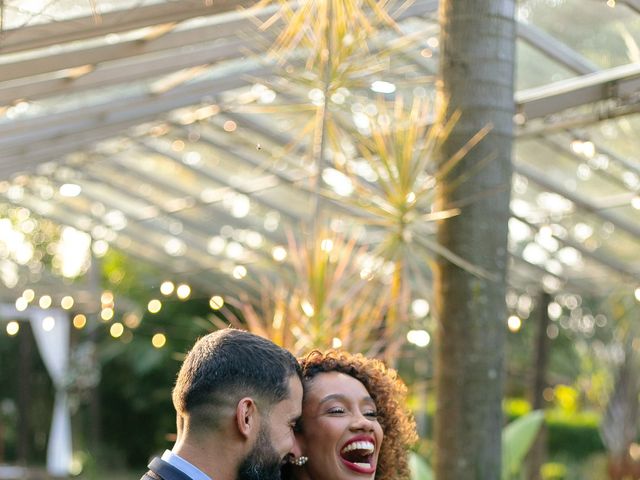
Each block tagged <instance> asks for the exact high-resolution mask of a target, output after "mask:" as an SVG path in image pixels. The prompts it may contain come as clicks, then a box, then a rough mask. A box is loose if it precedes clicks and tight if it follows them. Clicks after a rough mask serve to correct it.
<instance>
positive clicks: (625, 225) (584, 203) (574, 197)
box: [513, 162, 640, 239]
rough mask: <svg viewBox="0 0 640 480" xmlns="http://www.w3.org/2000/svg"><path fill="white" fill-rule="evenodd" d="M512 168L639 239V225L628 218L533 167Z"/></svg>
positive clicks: (515, 166)
mask: <svg viewBox="0 0 640 480" xmlns="http://www.w3.org/2000/svg"><path fill="white" fill-rule="evenodd" d="M513 169H514V171H515V172H516V173H519V174H520V175H522V176H524V177H526V178H528V179H529V180H531V181H533V182H534V183H536V184H538V185H539V186H541V187H542V188H544V189H546V190H549V191H552V192H555V193H557V194H558V195H561V196H563V197H564V198H566V199H567V200H571V201H572V202H573V203H574V204H575V205H576V206H578V207H579V208H582V209H583V210H586V211H588V212H591V213H593V214H595V215H597V216H598V217H600V218H601V219H602V220H604V221H607V222H611V223H612V224H613V225H615V226H616V227H618V228H619V229H620V230H624V231H625V232H627V233H629V234H630V235H631V236H633V237H634V238H635V239H640V225H638V224H636V223H633V222H630V221H629V220H626V219H625V218H622V217H620V216H619V215H616V214H615V213H614V212H610V211H607V210H602V209H600V208H598V207H597V205H594V204H593V203H592V202H590V201H589V200H588V199H586V198H584V197H583V196H581V195H580V194H578V193H575V192H571V191H569V190H568V189H566V188H564V187H562V186H560V185H558V184H557V183H556V182H554V181H552V180H549V178H548V177H547V176H546V175H544V174H543V173H540V172H538V171H536V170H535V169H534V168H532V167H530V166H528V165H525V164H524V163H521V162H517V163H514V165H513Z"/></svg>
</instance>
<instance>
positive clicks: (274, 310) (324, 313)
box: [214, 231, 397, 355]
mask: <svg viewBox="0 0 640 480" xmlns="http://www.w3.org/2000/svg"><path fill="white" fill-rule="evenodd" d="M319 238H320V239H321V240H320V241H318V242H313V243H311V244H305V243H299V242H297V241H296V239H295V237H294V236H293V234H290V235H289V258H290V261H289V263H290V265H291V266H292V268H293V272H292V273H293V276H291V275H290V273H291V272H290V273H289V274H287V273H284V275H283V276H280V277H278V279H277V280H276V281H269V280H264V281H263V289H262V295H261V298H260V300H259V301H258V302H255V301H252V299H251V298H249V296H248V295H244V296H240V298H239V299H237V300H236V299H228V303H229V307H226V308H225V310H224V312H223V313H224V316H225V319H226V320H228V321H230V322H231V324H232V325H234V326H241V325H246V326H247V327H248V328H249V329H250V330H251V331H253V332H255V333H258V334H260V335H263V336H265V337H268V338H270V339H272V340H273V341H274V342H276V343H278V344H279V345H282V346H284V347H285V348H287V349H288V350H290V351H291V352H293V353H294V354H296V355H302V354H303V353H305V352H307V351H309V350H310V349H311V348H323V349H326V348H330V347H336V346H340V347H342V348H345V349H347V350H350V351H354V352H355V351H357V352H366V353H368V354H370V355H377V354H379V353H380V352H381V351H382V350H383V349H385V348H390V346H389V345H386V344H384V343H382V342H381V338H380V336H379V332H381V331H383V330H384V326H385V325H384V323H385V321H386V320H385V313H386V311H387V310H388V308H389V304H390V300H391V295H390V293H389V292H388V291H387V290H386V289H385V288H384V284H383V282H382V280H383V278H382V276H381V275H376V274H375V273H374V272H373V269H372V266H373V264H372V263H370V262H371V260H370V259H369V258H368V257H366V255H365V253H366V248H365V247H360V246H358V245H357V242H356V239H357V237H356V236H355V235H349V236H345V235H341V234H336V233H335V232H331V231H325V232H321V233H320V235H319ZM354 260H355V261H354ZM367 260H369V264H365V263H366V262H367ZM374 261H375V260H374ZM362 262H364V263H362ZM378 262H380V260H378ZM214 321H216V322H217V326H223V323H222V321H221V320H215V319H214ZM396 342H397V340H396Z"/></svg>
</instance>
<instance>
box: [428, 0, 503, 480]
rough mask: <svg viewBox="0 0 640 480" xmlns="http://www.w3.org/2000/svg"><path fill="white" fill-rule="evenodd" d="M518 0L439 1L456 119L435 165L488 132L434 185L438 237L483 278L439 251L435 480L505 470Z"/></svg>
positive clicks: (444, 92)
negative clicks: (446, 213)
mask: <svg viewBox="0 0 640 480" xmlns="http://www.w3.org/2000/svg"><path fill="white" fill-rule="evenodd" d="M514 12H515V2H514V0H441V2H440V12H439V15H440V25H441V30H440V52H441V59H440V72H439V82H438V98H437V109H438V111H437V114H438V118H437V122H438V123H440V124H443V123H446V121H447V120H448V119H449V118H451V116H452V115H453V114H454V113H455V112H458V111H459V112H460V113H461V117H460V119H459V121H458V122H457V124H456V125H455V127H454V129H453V131H452V132H451V135H449V136H448V138H447V139H446V140H445V141H444V143H443V145H442V146H441V149H440V152H439V160H440V162H444V161H446V159H447V158H450V157H451V156H452V155H453V154H454V153H455V152H457V151H458V150H459V149H460V148H461V147H462V146H463V145H464V144H465V143H466V142H467V141H468V140H469V139H470V138H471V137H472V136H473V135H474V134H476V133H477V132H478V131H479V130H480V129H482V128H483V127H485V126H487V125H492V127H493V128H492V130H491V131H490V133H489V134H488V135H487V136H486V137H485V138H484V139H483V140H482V141H481V142H480V144H479V145H478V146H476V147H475V148H474V149H472V150H471V151H470V152H469V153H468V154H467V155H465V157H464V158H463V159H462V160H461V161H460V163H459V164H458V165H457V166H456V168H455V169H454V170H453V171H452V172H451V173H449V174H448V175H447V176H446V177H445V178H444V179H442V181H441V182H440V186H439V191H438V207H439V209H448V208H453V207H459V208H460V209H461V214H460V215H458V216H456V217H453V218H451V219H448V220H443V221H441V222H440V224H439V225H438V241H439V242H440V243H441V244H442V245H443V246H445V247H446V248H448V249H449V250H450V251H451V252H453V253H454V254H456V255H458V256H459V257H462V258H463V259H464V260H466V261H467V262H470V263H471V264H473V265H474V266H476V267H479V268H480V269H482V270H484V271H485V272H486V275H485V276H484V277H479V276H477V275H473V274H471V273H470V272H469V271H467V270H465V269H462V268H460V267H458V266H456V265H454V264H452V263H451V262H450V261H448V260H446V259H444V258H442V257H440V258H438V259H437V262H436V268H435V270H436V271H435V300H436V302H435V303H436V305H435V307H436V309H435V311H436V314H437V318H438V320H439V328H438V334H437V349H438V351H437V357H436V374H435V375H436V391H437V404H438V407H437V411H436V417H435V426H434V439H435V455H436V458H435V467H436V478H437V479H438V480H454V479H455V480H459V479H461V478H464V479H466V480H474V479H475V480H497V479H499V478H500V469H501V445H500V440H501V431H502V419H503V417H502V408H501V401H502V394H503V378H504V374H503V362H504V342H505V320H506V306H505V290H506V269H507V259H508V254H507V223H508V219H509V200H510V186H511V172H512V170H511V147H512V136H513V114H514V100H513V88H514V87H513V77H514V51H515V23H514Z"/></svg>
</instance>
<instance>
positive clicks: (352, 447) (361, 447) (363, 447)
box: [342, 441, 375, 454]
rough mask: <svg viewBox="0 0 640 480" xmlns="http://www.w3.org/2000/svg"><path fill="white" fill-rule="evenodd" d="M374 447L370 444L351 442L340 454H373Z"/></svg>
mask: <svg viewBox="0 0 640 480" xmlns="http://www.w3.org/2000/svg"><path fill="white" fill-rule="evenodd" d="M374 449H375V446H374V445H373V443H371V442H366V441H365V442H353V443H350V444H349V445H347V446H346V447H344V448H343V449H342V453H347V452H351V451H353V450H362V451H364V452H366V453H367V454H370V453H373V451H374Z"/></svg>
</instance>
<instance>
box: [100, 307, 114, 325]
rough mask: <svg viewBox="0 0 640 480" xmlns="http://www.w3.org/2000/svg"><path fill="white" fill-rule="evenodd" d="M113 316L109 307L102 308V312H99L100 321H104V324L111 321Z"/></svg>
mask: <svg viewBox="0 0 640 480" xmlns="http://www.w3.org/2000/svg"><path fill="white" fill-rule="evenodd" d="M113 315H114V311H113V308H111V307H106V308H103V309H102V311H100V318H102V320H104V321H105V322H108V321H109V320H111V319H112V318H113Z"/></svg>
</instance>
